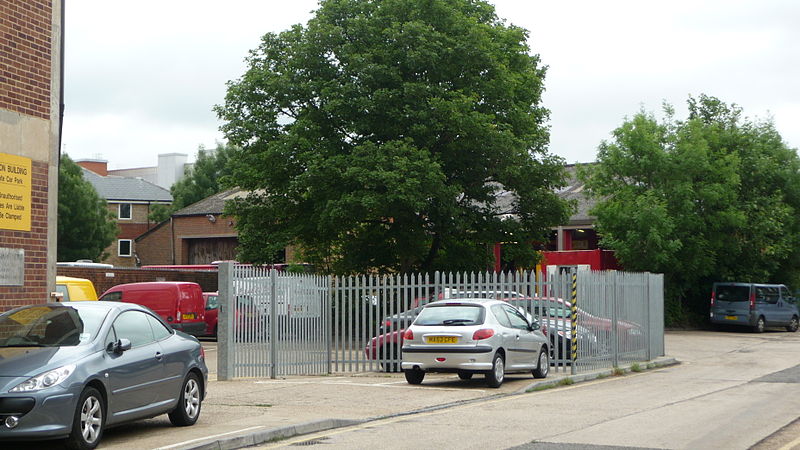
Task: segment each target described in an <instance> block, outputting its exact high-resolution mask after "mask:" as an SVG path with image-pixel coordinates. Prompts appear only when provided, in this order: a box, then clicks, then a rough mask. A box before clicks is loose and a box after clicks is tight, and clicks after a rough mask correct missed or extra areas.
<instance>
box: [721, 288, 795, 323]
mask: <svg viewBox="0 0 800 450" xmlns="http://www.w3.org/2000/svg"><path fill="white" fill-rule="evenodd" d="M795 302H796V299H795V297H794V296H793V295H792V294H791V292H790V291H789V288H787V287H786V286H784V285H782V284H759V283H721V282H720V283H714V284H713V285H712V288H711V312H710V317H711V323H713V324H717V325H738V326H745V327H750V328H751V329H752V330H753V331H755V332H756V333H763V332H764V329H765V328H767V327H786V330H788V331H791V332H795V331H797V328H798V317H800V313H798V309H797V305H796V304H795Z"/></svg>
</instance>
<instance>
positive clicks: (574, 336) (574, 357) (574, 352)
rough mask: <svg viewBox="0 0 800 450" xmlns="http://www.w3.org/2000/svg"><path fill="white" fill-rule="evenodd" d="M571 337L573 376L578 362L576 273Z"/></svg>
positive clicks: (573, 280)
mask: <svg viewBox="0 0 800 450" xmlns="http://www.w3.org/2000/svg"><path fill="white" fill-rule="evenodd" d="M571 322H572V324H571V328H572V329H571V330H570V331H571V332H572V334H571V336H572V352H571V353H572V356H571V359H572V364H570V366H571V367H570V373H571V374H572V375H575V374H576V373H578V368H577V367H575V366H576V364H577V362H578V272H577V271H574V272H572V320H571Z"/></svg>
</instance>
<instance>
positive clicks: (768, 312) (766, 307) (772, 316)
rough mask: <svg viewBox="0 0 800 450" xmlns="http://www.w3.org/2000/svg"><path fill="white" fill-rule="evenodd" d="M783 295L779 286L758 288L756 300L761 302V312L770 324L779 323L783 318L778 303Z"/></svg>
mask: <svg viewBox="0 0 800 450" xmlns="http://www.w3.org/2000/svg"><path fill="white" fill-rule="evenodd" d="M780 299H781V296H780V292H779V291H778V287H777V286H759V287H757V288H756V302H759V300H763V303H760V305H759V306H760V307H761V313H762V314H763V315H764V319H766V321H767V323H768V324H778V323H781V322H783V320H781V308H780V306H779V305H778V303H779V302H780Z"/></svg>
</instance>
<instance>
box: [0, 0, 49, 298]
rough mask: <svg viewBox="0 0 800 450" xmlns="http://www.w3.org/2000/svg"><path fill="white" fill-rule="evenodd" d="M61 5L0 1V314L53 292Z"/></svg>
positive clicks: (43, 0) (29, 0) (26, 0)
mask: <svg viewBox="0 0 800 450" xmlns="http://www.w3.org/2000/svg"><path fill="white" fill-rule="evenodd" d="M62 8H63V2H62V1H61V0H3V1H2V2H0V311H5V310H8V309H11V308H13V307H16V306H20V305H25V304H32V303H42V302H45V301H47V300H48V294H49V292H51V291H53V290H54V289H55V273H56V272H55V271H56V268H55V262H56V247H57V246H56V238H57V232H56V231H57V230H56V226H57V223H58V222H57V220H58V161H59V147H60V142H59V141H60V135H61V110H62V108H61V105H62V101H61V98H62V95H61V92H62V83H63V81H62V73H63V70H62V55H63V50H62V42H63V32H62V31H63V22H62V17H63V10H62Z"/></svg>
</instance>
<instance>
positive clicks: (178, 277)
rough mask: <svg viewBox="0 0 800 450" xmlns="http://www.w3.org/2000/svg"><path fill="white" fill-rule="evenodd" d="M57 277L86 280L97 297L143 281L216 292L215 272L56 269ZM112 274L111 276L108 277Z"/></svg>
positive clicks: (83, 268)
mask: <svg viewBox="0 0 800 450" xmlns="http://www.w3.org/2000/svg"><path fill="white" fill-rule="evenodd" d="M57 271H58V275H62V276H67V277H77V278H87V279H89V280H91V281H92V283H93V284H94V288H95V290H96V291H97V295H98V296H99V295H100V294H102V293H103V292H105V291H106V290H107V289H108V288H110V287H112V286H116V285H118V284H125V283H141V282H144V281H192V282H195V283H197V284H199V285H200V287H201V288H203V292H214V291H216V290H217V286H218V277H219V274H218V273H217V271H216V270H215V271H193V270H154V269H139V268H120V267H114V268H113V269H103V268H95V267H58V268H57ZM109 274H113V276H109Z"/></svg>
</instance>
